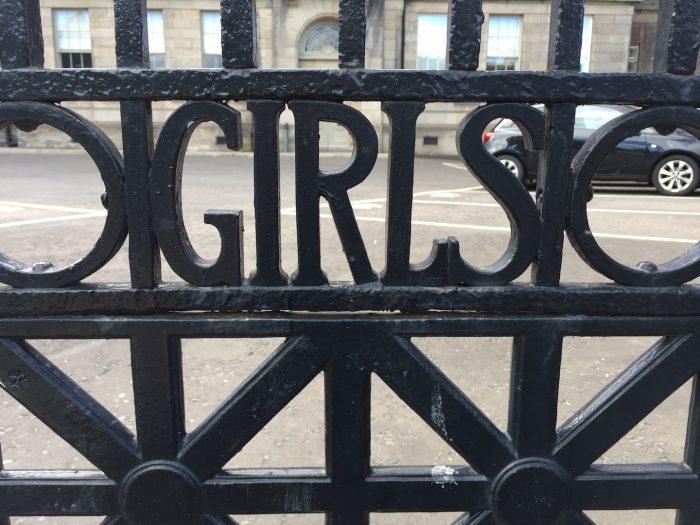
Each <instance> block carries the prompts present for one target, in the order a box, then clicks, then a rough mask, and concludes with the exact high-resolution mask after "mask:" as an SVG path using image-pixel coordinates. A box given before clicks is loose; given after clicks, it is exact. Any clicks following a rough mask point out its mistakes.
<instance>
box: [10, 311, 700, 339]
mask: <svg viewBox="0 0 700 525" xmlns="http://www.w3.org/2000/svg"><path fill="white" fill-rule="evenodd" d="M698 321H700V319H699V318H698V317H622V316H608V317H595V316H591V317H586V316H581V315H575V316H538V315H529V316H528V315H522V316H514V315H491V316H483V315H476V314H471V315H470V314H456V313H440V312H432V313H427V314H424V315H407V314H383V315H382V314H356V315H351V316H348V315H341V314H338V315H332V314H327V315H318V314H264V313H256V314H237V315H235V316H230V315H216V314H195V313H188V314H170V315H163V316H152V317H151V316H149V317H143V316H132V317H129V316H91V317H90V316H75V317H70V316H66V317H39V318H33V319H32V318H29V319H27V318H20V319H0V337H4V338H12V339H16V338H30V337H31V339H53V338H67V339H100V338H108V339H110V338H114V339H120V338H129V337H133V336H134V335H138V334H142V333H152V332H158V333H165V334H168V335H170V336H174V337H183V338H198V339H199V338H219V337H251V338H256V337H285V336H289V335H297V334H303V333H316V334H322V335H323V334H325V335H329V334H331V335H332V334H335V335H337V334H338V333H343V332H348V333H357V332H358V331H364V332H368V333H372V331H373V330H376V331H377V332H378V333H383V334H386V333H387V332H388V333H392V334H395V335H401V336H406V337H419V336H431V335H441V336H445V335H447V336H454V337H470V336H472V337H481V336H503V337H508V336H517V335H521V334H528V333H540V332H542V331H546V332H552V333H558V334H560V335H562V336H623V335H624V336H661V335H679V334H690V333H697V332H698V331H700V323H698Z"/></svg>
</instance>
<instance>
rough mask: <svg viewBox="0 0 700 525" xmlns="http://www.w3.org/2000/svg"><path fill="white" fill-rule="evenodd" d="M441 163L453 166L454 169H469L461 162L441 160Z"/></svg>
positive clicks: (449, 166)
mask: <svg viewBox="0 0 700 525" xmlns="http://www.w3.org/2000/svg"><path fill="white" fill-rule="evenodd" d="M442 165H443V166H447V167H448V168H454V169H456V170H464V171H469V170H468V169H467V167H466V166H464V165H462V164H455V163H454V162H443V163H442Z"/></svg>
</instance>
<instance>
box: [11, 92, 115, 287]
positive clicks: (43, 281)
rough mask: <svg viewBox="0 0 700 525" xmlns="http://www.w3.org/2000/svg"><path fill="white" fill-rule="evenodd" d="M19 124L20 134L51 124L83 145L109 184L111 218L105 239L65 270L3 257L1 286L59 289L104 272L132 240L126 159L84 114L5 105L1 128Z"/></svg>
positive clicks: (30, 104) (31, 104)
mask: <svg viewBox="0 0 700 525" xmlns="http://www.w3.org/2000/svg"><path fill="white" fill-rule="evenodd" d="M10 123H16V124H18V126H19V127H20V129H23V128H26V129H28V130H32V129H35V128H36V127H37V126H38V125H40V124H48V125H49V126H52V127H53V128H55V129H57V130H59V131H62V132H63V133H65V134H66V135H68V136H69V137H70V138H71V139H73V140H74V141H75V142H77V143H78V144H80V145H81V146H82V147H83V149H84V150H85V151H86V152H87V153H88V155H90V157H91V158H92V160H93V161H94V162H95V165H96V166H97V169H98V170H99V172H100V176H101V178H102V182H103V183H104V185H105V197H106V198H105V199H104V200H103V202H105V203H106V207H107V218H106V220H105V225H104V228H103V229H102V233H101V234H100V237H99V238H98V239H97V242H96V243H95V245H94V246H93V247H92V248H91V249H90V251H89V252H88V253H87V254H86V255H85V256H84V257H83V258H82V259H80V260H78V261H76V262H74V263H72V264H71V265H69V266H66V267H64V268H58V269H53V268H52V267H49V268H45V267H41V268H39V267H36V265H35V266H32V265H27V264H25V263H22V262H20V261H16V260H14V259H12V258H11V257H9V256H7V255H5V254H3V253H2V252H0V282H3V283H6V284H9V285H10V286H15V287H18V288H29V287H35V288H54V287H59V286H68V285H71V284H74V283H77V282H79V281H81V280H82V279H84V278H85V277H88V276H89V275H91V274H93V273H95V272H96V271H97V270H99V269H100V268H102V266H104V265H105V264H107V262H109V260H110V259H111V258H112V257H113V256H114V255H115V254H116V253H117V252H118V251H119V248H121V246H122V244H123V243H124V239H125V238H126V233H127V228H126V213H125V207H124V181H123V161H122V157H121V154H120V153H119V151H118V150H117V148H116V147H115V146H114V144H113V143H112V142H111V141H110V140H109V138H108V137H107V135H105V134H104V133H103V132H102V131H101V130H100V129H99V128H97V127H96V126H95V125H93V124H92V123H90V122H89V121H87V120H85V119H84V118H83V117H81V116H80V115H78V114H76V113H74V112H72V111H70V110H68V109H65V108H61V107H58V106H55V105H53V104H47V103H42V102H5V103H2V104H0V127H2V125H3V124H10Z"/></svg>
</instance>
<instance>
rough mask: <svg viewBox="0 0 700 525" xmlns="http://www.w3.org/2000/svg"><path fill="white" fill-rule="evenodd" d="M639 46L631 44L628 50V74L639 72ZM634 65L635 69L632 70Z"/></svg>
mask: <svg viewBox="0 0 700 525" xmlns="http://www.w3.org/2000/svg"><path fill="white" fill-rule="evenodd" d="M632 50H634V52H635V53H634V60H632ZM639 51H640V45H639V44H630V45H629V48H628V49H627V72H628V73H637V72H638V71H639ZM632 64H634V69H630V66H631V65H632Z"/></svg>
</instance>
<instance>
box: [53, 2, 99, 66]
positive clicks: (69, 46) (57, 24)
mask: <svg viewBox="0 0 700 525" xmlns="http://www.w3.org/2000/svg"><path fill="white" fill-rule="evenodd" d="M53 26H54V33H55V34H56V64H57V65H58V66H59V67H66V68H67V67H92V43H91V41H90V14H89V13H88V10H87V9H56V10H54V12H53Z"/></svg>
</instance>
